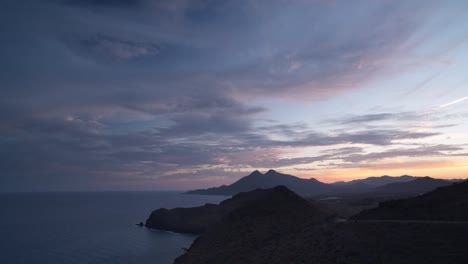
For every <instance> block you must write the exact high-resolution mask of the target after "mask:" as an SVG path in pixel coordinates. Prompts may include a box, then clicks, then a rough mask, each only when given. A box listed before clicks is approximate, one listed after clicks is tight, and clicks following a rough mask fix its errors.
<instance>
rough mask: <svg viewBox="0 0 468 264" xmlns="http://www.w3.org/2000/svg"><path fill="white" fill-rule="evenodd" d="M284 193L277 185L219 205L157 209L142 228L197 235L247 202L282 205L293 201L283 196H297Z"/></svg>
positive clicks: (242, 193)
mask: <svg viewBox="0 0 468 264" xmlns="http://www.w3.org/2000/svg"><path fill="white" fill-rule="evenodd" d="M286 190H287V188H286V187H284V186H283V187H282V186H278V187H275V188H273V189H257V190H254V191H250V192H241V193H238V194H236V195H235V196H233V197H232V198H229V199H226V200H224V201H222V202H221V203H220V204H219V205H217V204H206V205H204V206H198V207H192V208H175V209H170V210H168V209H165V208H160V209H157V210H155V211H153V212H152V213H151V215H150V217H149V218H148V219H147V220H146V224H145V225H146V227H149V228H153V229H158V230H168V231H175V232H181V233H194V234H199V233H203V232H204V231H205V230H207V229H208V228H210V227H211V226H213V225H215V224H216V223H218V222H219V221H220V220H221V219H222V218H223V217H224V216H226V215H228V214H230V213H231V212H232V211H234V210H236V209H237V208H239V207H243V208H245V207H247V206H250V205H251V203H258V202H259V201H264V202H265V204H264V206H265V208H267V207H275V206H284V204H285V203H286V202H288V203H292V201H291V200H292V199H293V198H290V197H287V196H288V195H289V196H293V197H297V195H296V194H293V193H292V192H291V191H289V190H287V191H286ZM286 194H287V195H286ZM296 200H297V199H296ZM267 201H269V202H267ZM304 201H305V200H303V199H302V198H300V200H299V203H304ZM306 203H307V202H306ZM295 206H299V205H295Z"/></svg>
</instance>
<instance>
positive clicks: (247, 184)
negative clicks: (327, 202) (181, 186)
mask: <svg viewBox="0 0 468 264" xmlns="http://www.w3.org/2000/svg"><path fill="white" fill-rule="evenodd" d="M278 185H284V186H286V187H287V188H289V189H291V190H292V191H294V192H296V193H299V194H301V195H307V194H320V193H325V192H327V191H329V190H331V188H332V186H330V185H329V184H326V183H322V182H319V181H318V180H316V179H314V178H311V179H302V178H298V177H295V176H292V175H288V174H282V173H279V172H276V171H274V170H269V171H268V172H267V173H265V174H262V173H261V172H259V171H258V170H256V171H254V172H252V173H251V174H250V175H248V176H245V177H243V178H241V179H240V180H238V181H236V182H234V183H233V184H231V185H227V186H226V185H223V186H220V187H214V188H209V189H201V190H193V191H188V192H187V193H188V194H209V195H234V194H236V193H239V192H248V191H252V190H255V189H259V188H272V187H275V186H278Z"/></svg>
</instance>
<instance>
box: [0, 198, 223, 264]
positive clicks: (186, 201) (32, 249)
mask: <svg viewBox="0 0 468 264" xmlns="http://www.w3.org/2000/svg"><path fill="white" fill-rule="evenodd" d="M225 198H226V197H222V196H203V195H186V194H180V193H176V192H90V193H16V194H0V211H1V214H0V216H1V218H0V249H1V252H0V263H5V264H20V263H21V264H23V263H25V264H26V263H27V264H35V263H41V264H43V263H47V264H58V263H67V264H72V263H138V264H146V263H152V264H155V263H158V264H165V263H172V261H173V260H174V258H175V257H177V256H178V255H180V254H182V253H183V250H182V248H183V247H189V246H190V244H191V243H192V241H193V239H194V238H195V237H194V236H191V235H184V234H176V233H170V232H163V231H152V230H148V229H146V228H141V227H137V226H135V223H138V222H140V221H143V222H144V221H145V220H146V218H147V217H148V215H149V214H150V212H151V211H152V210H154V209H157V208H159V207H166V208H174V207H190V206H197V205H202V204H205V203H218V202H220V201H222V200H224V199H225Z"/></svg>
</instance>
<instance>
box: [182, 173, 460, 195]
mask: <svg viewBox="0 0 468 264" xmlns="http://www.w3.org/2000/svg"><path fill="white" fill-rule="evenodd" d="M450 182H451V181H449V180H440V179H433V178H430V177H415V176H409V175H403V176H398V177H393V176H387V175H385V176H381V177H369V178H366V179H359V180H353V181H349V182H336V183H331V184H327V183H323V182H320V181H318V180H316V179H314V178H311V179H303V178H299V177H296V176H292V175H288V174H282V173H279V172H276V171H274V170H269V171H268V172H267V173H265V174H262V173H261V172H259V171H258V170H256V171H254V172H252V173H251V174H250V175H248V176H245V177H243V178H241V179H239V180H238V181H236V182H234V183H232V184H231V185H222V186H220V187H213V188H208V189H199V190H192V191H188V192H186V193H188V194H204V195H229V196H230V195H234V194H236V193H239V192H248V191H252V190H255V189H259V188H273V187H275V186H278V185H284V186H286V187H287V188H289V189H290V190H292V191H294V192H296V193H297V194H299V195H302V196H311V197H325V196H330V195H333V196H342V195H352V194H379V195H384V196H386V197H392V195H390V194H395V195H394V196H396V197H398V196H399V197H401V195H402V194H404V196H406V197H408V196H412V195H418V194H421V193H424V192H427V191H431V190H433V189H435V188H437V187H440V186H444V185H448V184H450ZM389 195H390V196H389Z"/></svg>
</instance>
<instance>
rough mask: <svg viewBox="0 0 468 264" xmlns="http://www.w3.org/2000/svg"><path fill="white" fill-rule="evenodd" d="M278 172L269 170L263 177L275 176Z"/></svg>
mask: <svg viewBox="0 0 468 264" xmlns="http://www.w3.org/2000/svg"><path fill="white" fill-rule="evenodd" d="M277 173H278V172H277V171H275V170H269V171H267V173H265V175H268V174H277Z"/></svg>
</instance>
